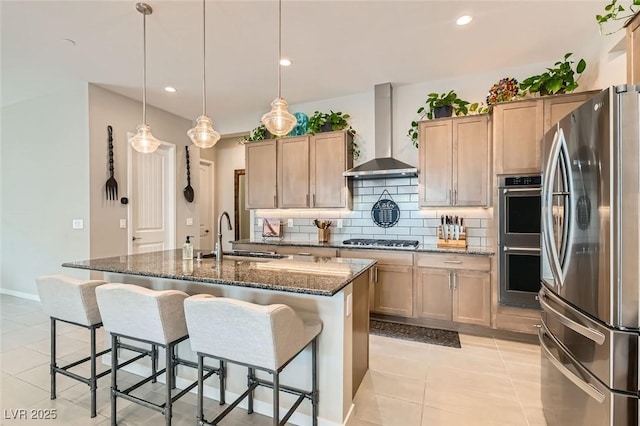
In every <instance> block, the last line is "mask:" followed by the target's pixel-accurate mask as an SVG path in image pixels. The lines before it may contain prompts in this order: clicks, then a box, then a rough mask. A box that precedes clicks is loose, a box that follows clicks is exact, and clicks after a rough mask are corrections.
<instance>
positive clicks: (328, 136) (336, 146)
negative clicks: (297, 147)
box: [309, 132, 353, 208]
mask: <svg viewBox="0 0 640 426" xmlns="http://www.w3.org/2000/svg"><path fill="white" fill-rule="evenodd" d="M350 144H351V135H349V134H348V133H347V132H328V133H318V134H316V135H313V136H311V139H310V141H309V169H310V170H309V192H310V193H311V207H317V208H329V207H350V206H349V200H350V191H349V183H350V182H349V181H348V180H347V178H346V177H344V176H342V173H343V172H344V171H346V170H348V169H350V168H352V167H353V156H352V155H351V153H349V152H348V149H349V146H350Z"/></svg>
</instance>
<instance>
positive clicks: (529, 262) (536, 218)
mask: <svg viewBox="0 0 640 426" xmlns="http://www.w3.org/2000/svg"><path fill="white" fill-rule="evenodd" d="M541 186H542V178H541V176H540V175H539V174H538V175H500V176H498V190H499V198H498V200H499V201H498V204H499V205H498V208H499V209H500V221H499V223H500V229H499V235H498V240H499V241H498V243H499V250H500V253H499V257H498V262H499V265H498V267H499V269H500V299H499V300H500V304H501V305H511V306H518V307H529V308H538V307H539V304H538V300H537V299H538V297H537V295H538V291H539V290H540V188H541Z"/></svg>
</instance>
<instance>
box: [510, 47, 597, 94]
mask: <svg viewBox="0 0 640 426" xmlns="http://www.w3.org/2000/svg"><path fill="white" fill-rule="evenodd" d="M571 55H572V53H567V54H565V55H564V59H563V60H562V61H558V62H556V63H555V66H554V67H553V68H547V71H546V72H544V73H542V74H539V75H533V76H531V77H529V78H525V79H524V80H523V81H522V83H520V89H521V90H524V91H526V92H528V93H536V92H539V93H540V95H541V96H546V95H554V94H557V93H569V92H573V91H574V90H576V88H577V87H578V82H577V81H576V77H575V76H576V74H578V77H579V75H580V74H582V72H583V71H584V70H585V68H586V67H587V63H586V62H585V60H584V59H580V61H578V64H577V65H576V67H575V69H574V68H573V67H572V64H573V63H574V62H573V61H570V60H569V57H570V56H571Z"/></svg>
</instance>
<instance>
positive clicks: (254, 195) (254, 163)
mask: <svg viewBox="0 0 640 426" xmlns="http://www.w3.org/2000/svg"><path fill="white" fill-rule="evenodd" d="M244 150H245V151H244V152H245V161H246V170H247V171H246V176H245V180H246V207H247V208H248V209H273V208H276V207H277V206H278V199H277V196H276V141H275V140H268V141H264V142H249V143H246V144H245V145H244Z"/></svg>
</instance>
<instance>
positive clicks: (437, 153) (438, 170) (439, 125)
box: [418, 119, 453, 206]
mask: <svg viewBox="0 0 640 426" xmlns="http://www.w3.org/2000/svg"><path fill="white" fill-rule="evenodd" d="M419 126H420V128H419V134H420V145H419V151H420V174H419V175H418V177H419V179H418V182H419V184H420V185H419V195H420V197H419V199H420V205H421V206H448V205H451V204H452V200H453V188H452V187H451V177H452V164H451V163H452V158H451V150H452V141H453V134H452V122H451V119H439V120H431V121H423V122H420V124H419Z"/></svg>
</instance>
